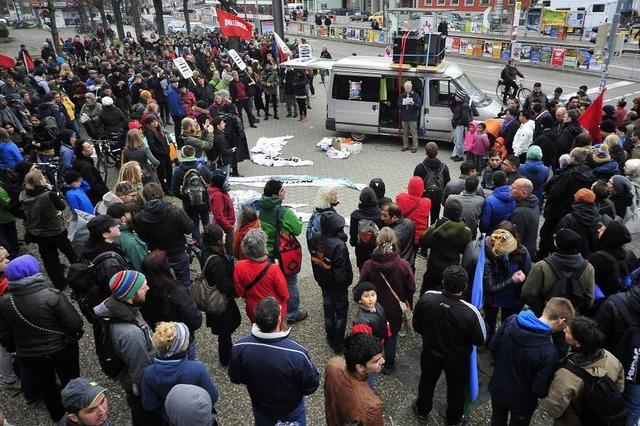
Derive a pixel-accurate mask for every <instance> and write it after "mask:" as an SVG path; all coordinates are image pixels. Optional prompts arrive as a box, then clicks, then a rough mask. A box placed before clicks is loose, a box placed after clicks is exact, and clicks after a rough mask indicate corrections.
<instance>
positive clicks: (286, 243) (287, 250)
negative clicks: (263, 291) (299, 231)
mask: <svg viewBox="0 0 640 426" xmlns="http://www.w3.org/2000/svg"><path fill="white" fill-rule="evenodd" d="M275 258H276V259H277V260H278V265H279V266H280V269H282V273H283V274H284V275H285V276H287V277H288V276H290V275H295V274H297V273H299V272H300V269H301V267H302V246H301V245H300V242H299V241H298V239H297V238H296V236H295V235H293V234H285V233H284V232H282V222H281V221H280V209H278V211H276V241H275Z"/></svg>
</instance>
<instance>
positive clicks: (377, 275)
mask: <svg viewBox="0 0 640 426" xmlns="http://www.w3.org/2000/svg"><path fill="white" fill-rule="evenodd" d="M382 275H384V277H385V278H386V279H387V281H388V282H389V285H391V287H392V288H393V291H394V292H395V293H396V294H397V295H398V297H399V298H400V300H402V301H405V302H409V304H410V305H411V304H412V303H413V293H415V291H416V283H415V277H414V273H413V270H412V269H411V265H409V262H407V261H406V260H405V259H403V258H401V257H400V256H399V255H398V253H397V252H396V251H394V253H393V254H391V255H385V254H383V253H381V252H380V251H379V250H378V249H376V250H374V252H373V254H372V255H371V259H369V260H367V261H366V262H365V264H364V265H363V266H362V270H361V271H360V279H359V281H358V282H362V281H368V282H370V283H373V284H374V285H375V286H376V293H377V294H378V303H380V304H381V305H382V307H383V308H384V312H385V313H386V314H387V320H388V321H389V325H390V326H391V331H392V334H396V333H397V332H398V331H400V327H401V326H402V311H401V310H400V305H399V304H398V301H397V300H396V298H395V297H394V296H393V294H392V293H391V291H390V290H389V287H388V286H387V284H386V282H385V280H384V278H382Z"/></svg>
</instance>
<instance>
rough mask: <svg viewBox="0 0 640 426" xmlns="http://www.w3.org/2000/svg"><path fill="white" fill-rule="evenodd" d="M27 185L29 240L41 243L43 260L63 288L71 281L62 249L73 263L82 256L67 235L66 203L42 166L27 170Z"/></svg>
mask: <svg viewBox="0 0 640 426" xmlns="http://www.w3.org/2000/svg"><path fill="white" fill-rule="evenodd" d="M23 187H24V190H23V191H22V192H21V193H20V203H21V204H22V208H23V209H24V215H25V219H24V224H25V228H26V234H25V240H26V241H28V242H32V243H36V244H37V245H38V251H39V252H40V257H41V258H42V263H43V264H44V267H45V269H46V270H47V274H48V275H49V278H50V279H51V282H52V283H53V285H54V286H55V287H56V288H57V289H59V290H62V289H64V288H65V287H66V285H67V284H66V281H65V279H64V268H63V266H62V263H61V262H60V258H59V257H58V251H61V252H62V253H63V254H64V255H65V256H66V257H67V259H68V260H69V263H75V262H77V260H78V255H77V254H76V252H75V251H74V250H73V247H72V246H71V243H70V242H69V239H68V238H67V228H66V226H65V222H64V218H63V216H62V212H63V211H64V209H65V208H66V204H65V202H64V201H63V200H62V199H61V198H60V197H59V196H58V194H57V193H56V192H55V191H51V190H50V185H49V183H48V182H47V178H45V177H44V175H43V174H42V172H41V171H40V170H37V169H35V170H32V171H30V172H29V173H27V175H26V176H25V178H24V186H23Z"/></svg>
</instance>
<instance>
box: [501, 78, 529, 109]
mask: <svg viewBox="0 0 640 426" xmlns="http://www.w3.org/2000/svg"><path fill="white" fill-rule="evenodd" d="M506 87H507V85H506V84H504V81H503V80H502V79H500V80H498V85H497V86H496V96H497V97H498V100H500V101H501V100H502V99H504V91H505V90H506ZM530 94H531V89H529V88H527V87H524V86H523V85H522V81H521V80H518V88H517V89H516V93H515V94H514V93H512V94H511V96H507V98H513V97H514V95H515V97H517V98H518V100H519V101H520V103H521V104H524V102H525V101H526V100H527V96H529V95H530Z"/></svg>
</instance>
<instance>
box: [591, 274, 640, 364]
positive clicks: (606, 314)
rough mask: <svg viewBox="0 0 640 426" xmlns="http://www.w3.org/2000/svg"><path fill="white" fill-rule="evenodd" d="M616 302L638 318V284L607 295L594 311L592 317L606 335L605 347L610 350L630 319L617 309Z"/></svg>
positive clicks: (639, 295) (612, 349) (639, 311)
mask: <svg viewBox="0 0 640 426" xmlns="http://www.w3.org/2000/svg"><path fill="white" fill-rule="evenodd" d="M616 302H617V303H621V304H623V305H624V306H626V307H627V309H628V310H629V311H630V312H631V314H632V315H634V316H635V318H640V286H638V285H636V286H633V287H631V288H630V289H629V291H627V292H625V293H618V294H614V295H612V296H610V297H608V298H607V299H605V301H604V302H602V305H600V307H599V308H598V311H597V312H596V316H595V318H594V319H595V320H596V321H597V323H598V324H599V325H600V329H601V330H602V332H603V333H604V334H605V336H607V342H606V344H605V348H606V349H607V350H609V351H612V352H613V351H614V350H615V349H616V347H617V346H618V343H620V339H621V338H622V335H623V334H624V332H625V331H627V329H628V328H629V326H631V324H630V321H628V319H627V318H626V317H625V316H624V315H623V314H622V312H620V310H619V309H618V307H617V303H616Z"/></svg>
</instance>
